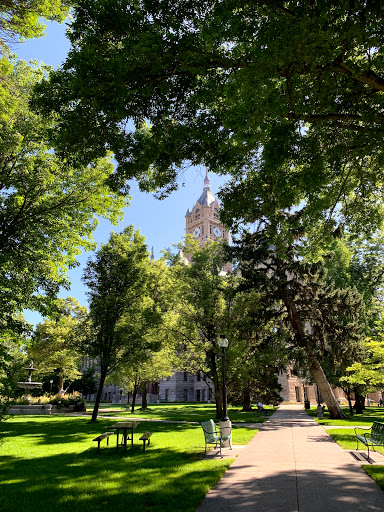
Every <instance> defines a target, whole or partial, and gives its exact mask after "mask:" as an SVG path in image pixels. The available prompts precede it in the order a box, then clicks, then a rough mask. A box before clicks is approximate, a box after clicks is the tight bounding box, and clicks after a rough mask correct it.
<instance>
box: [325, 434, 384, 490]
mask: <svg viewBox="0 0 384 512" xmlns="http://www.w3.org/2000/svg"><path fill="white" fill-rule="evenodd" d="M327 432H328V434H329V435H330V436H331V437H332V439H334V440H335V441H336V442H337V443H338V444H339V445H340V446H341V447H342V448H344V449H345V450H356V438H355V431H354V429H351V428H349V429H346V428H344V429H343V428H340V429H330V430H327ZM358 432H359V433H361V432H362V431H358ZM359 450H365V446H364V445H363V444H362V443H359ZM375 450H376V451H377V452H379V453H381V454H383V455H384V448H383V447H381V446H375ZM370 456H371V457H372V458H373V459H374V458H375V454H374V452H372V454H371V455H370ZM362 468H363V469H364V470H365V471H366V473H368V475H369V476H370V477H371V478H373V479H374V480H375V481H376V482H377V483H378V484H379V485H380V487H381V488H382V489H384V466H371V465H364V466H362Z"/></svg>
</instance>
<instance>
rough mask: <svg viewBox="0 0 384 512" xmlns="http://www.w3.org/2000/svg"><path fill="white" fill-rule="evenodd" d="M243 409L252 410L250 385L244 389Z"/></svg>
mask: <svg viewBox="0 0 384 512" xmlns="http://www.w3.org/2000/svg"><path fill="white" fill-rule="evenodd" d="M242 410H243V411H252V405H251V392H250V390H249V387H248V386H247V387H246V388H244V389H243V409H242Z"/></svg>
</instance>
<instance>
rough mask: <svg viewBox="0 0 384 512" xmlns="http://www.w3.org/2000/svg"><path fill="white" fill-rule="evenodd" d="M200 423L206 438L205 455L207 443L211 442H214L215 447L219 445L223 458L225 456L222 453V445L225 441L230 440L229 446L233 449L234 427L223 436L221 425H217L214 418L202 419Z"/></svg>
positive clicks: (205, 453)
mask: <svg viewBox="0 0 384 512" xmlns="http://www.w3.org/2000/svg"><path fill="white" fill-rule="evenodd" d="M200 425H201V428H202V429H203V432H204V439H205V452H204V457H205V456H206V455H207V445H209V444H214V445H215V448H217V447H218V446H219V451H220V457H221V458H223V456H222V454H221V447H222V445H223V443H224V442H225V441H229V447H230V449H231V450H232V429H231V430H230V432H229V434H226V435H225V436H222V435H221V433H220V427H219V426H218V425H216V424H215V422H214V421H213V420H208V421H202V422H201V423H200ZM228 428H229V427H225V429H228Z"/></svg>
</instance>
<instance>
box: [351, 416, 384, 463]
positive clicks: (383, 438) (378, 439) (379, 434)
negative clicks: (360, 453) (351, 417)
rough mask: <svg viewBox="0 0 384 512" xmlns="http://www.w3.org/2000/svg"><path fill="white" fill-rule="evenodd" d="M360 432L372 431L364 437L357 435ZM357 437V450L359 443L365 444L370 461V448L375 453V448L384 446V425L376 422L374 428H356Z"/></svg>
mask: <svg viewBox="0 0 384 512" xmlns="http://www.w3.org/2000/svg"><path fill="white" fill-rule="evenodd" d="M358 430H370V432H366V433H364V434H363V435H360V434H358V433H357V431H358ZM355 437H356V444H357V446H356V450H358V449H359V442H360V443H363V444H364V445H365V446H366V447H367V448H368V460H369V447H371V448H372V450H373V451H375V446H384V423H380V422H379V421H374V422H373V425H372V427H368V428H364V427H355Z"/></svg>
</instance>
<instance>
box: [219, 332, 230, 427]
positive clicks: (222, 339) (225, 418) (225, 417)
mask: <svg viewBox="0 0 384 512" xmlns="http://www.w3.org/2000/svg"><path fill="white" fill-rule="evenodd" d="M217 344H218V345H219V347H220V348H221V350H222V352H221V356H222V360H223V417H222V419H221V421H229V418H228V412H227V384H226V368H225V349H226V348H227V347H228V340H227V338H226V337H225V336H224V335H221V336H220V338H219V339H218V341H217Z"/></svg>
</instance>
